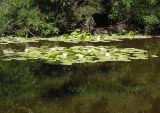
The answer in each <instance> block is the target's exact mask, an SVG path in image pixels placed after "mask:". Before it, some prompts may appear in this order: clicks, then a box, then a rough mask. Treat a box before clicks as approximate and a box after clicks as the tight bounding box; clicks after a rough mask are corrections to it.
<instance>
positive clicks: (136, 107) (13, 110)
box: [0, 38, 160, 113]
mask: <svg viewBox="0 0 160 113" xmlns="http://www.w3.org/2000/svg"><path fill="white" fill-rule="evenodd" d="M99 45H103V46H106V45H107V46H108V45H114V46H117V47H121V48H137V49H143V50H146V51H148V56H149V59H146V60H143V59H139V60H132V61H130V62H123V61H118V62H116V61H114V62H113V61H110V62H103V63H85V64H73V65H66V66H64V65H54V64H47V63H41V62H37V61H31V60H27V61H26V60H25V61H1V62H0V113H160V69H159V67H160V60H159V57H155V58H154V57H151V56H152V55H157V56H160V38H152V39H143V40H126V41H122V42H113V43H112V42H110V43H107V44H106V43H95V46H99Z"/></svg>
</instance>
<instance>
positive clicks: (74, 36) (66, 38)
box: [0, 32, 151, 44]
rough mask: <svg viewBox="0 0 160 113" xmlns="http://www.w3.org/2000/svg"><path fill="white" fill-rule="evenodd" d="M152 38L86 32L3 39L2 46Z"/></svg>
mask: <svg viewBox="0 0 160 113" xmlns="http://www.w3.org/2000/svg"><path fill="white" fill-rule="evenodd" d="M146 38H151V37H150V36H142V35H114V34H113V35H111V36H110V35H90V34H89V33H86V32H81V33H79V32H72V33H71V34H70V35H69V34H65V35H61V36H58V37H51V38H39V37H33V38H22V37H12V36H8V37H1V38H0V44H10V43H29V42H37V43H39V42H45V41H49V42H53V43H54V42H72V43H79V42H112V41H123V40H125V39H130V40H132V39H146Z"/></svg>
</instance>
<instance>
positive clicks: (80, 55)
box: [76, 54, 84, 59]
mask: <svg viewBox="0 0 160 113" xmlns="http://www.w3.org/2000/svg"><path fill="white" fill-rule="evenodd" d="M76 57H78V58H79V59H82V58H83V57H84V55H82V54H76Z"/></svg>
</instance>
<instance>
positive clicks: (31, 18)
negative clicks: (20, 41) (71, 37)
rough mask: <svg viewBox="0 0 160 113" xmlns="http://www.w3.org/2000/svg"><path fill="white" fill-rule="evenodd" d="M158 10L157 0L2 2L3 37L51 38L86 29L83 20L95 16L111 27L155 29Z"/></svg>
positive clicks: (0, 26) (158, 16)
mask: <svg viewBox="0 0 160 113" xmlns="http://www.w3.org/2000/svg"><path fill="white" fill-rule="evenodd" d="M108 3H109V5H106V4H108ZM159 11H160V8H159V1H158V0H138V1H137V0H112V1H111V0H69V1H68V0H5V1H4V0H3V1H2V2H0V12H1V13H0V35H18V36H25V37H29V36H43V37H48V36H51V35H57V34H59V33H64V32H69V31H73V30H74V29H76V28H77V27H78V28H79V27H82V28H84V27H86V26H85V25H84V21H86V20H87V18H90V17H92V16H93V15H95V14H102V15H105V16H104V17H105V18H104V20H105V21H106V23H108V24H116V23H119V22H121V21H123V20H127V22H128V24H134V25H135V26H142V28H146V26H147V27H148V26H149V27H154V26H155V25H158V24H159V23H160V22H159V18H160V14H159ZM79 23H80V26H79ZM108 24H106V25H108Z"/></svg>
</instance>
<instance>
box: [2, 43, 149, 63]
mask: <svg viewBox="0 0 160 113" xmlns="http://www.w3.org/2000/svg"><path fill="white" fill-rule="evenodd" d="M147 58H148V54H147V51H145V50H140V49H135V48H116V47H107V46H98V47H94V46H74V47H70V48H66V47H53V48H48V47H40V48H37V47H29V48H26V49H25V50H24V51H23V52H15V53H12V52H8V53H7V52H6V54H5V55H4V56H3V58H2V59H3V60H38V61H42V62H46V63H50V64H63V65H72V64H74V63H97V62H106V61H131V60H133V59H147Z"/></svg>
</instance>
